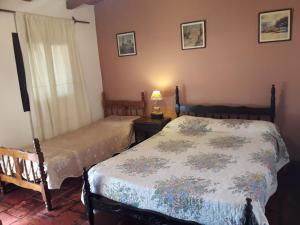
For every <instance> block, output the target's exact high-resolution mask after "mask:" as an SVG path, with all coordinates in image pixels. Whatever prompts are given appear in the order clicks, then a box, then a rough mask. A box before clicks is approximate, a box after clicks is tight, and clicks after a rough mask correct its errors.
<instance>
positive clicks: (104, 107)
mask: <svg viewBox="0 0 300 225" xmlns="http://www.w3.org/2000/svg"><path fill="white" fill-rule="evenodd" d="M102 106H103V111H104V117H106V116H107V110H106V97H105V93H104V92H102Z"/></svg>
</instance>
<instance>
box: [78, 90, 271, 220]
mask: <svg viewBox="0 0 300 225" xmlns="http://www.w3.org/2000/svg"><path fill="white" fill-rule="evenodd" d="M175 95H176V99H175V100H176V108H175V109H176V115H177V117H179V116H180V115H183V114H187V115H193V116H203V117H213V118H237V119H240V118H241V119H243V118H245V119H257V120H260V119H266V118H268V120H269V121H271V122H274V120H275V86H274V85H272V88H271V104H270V106H269V107H261V108H254V107H246V106H237V107H234V106H222V105H216V106H205V105H184V104H180V100H179V88H178V86H176V90H175ZM83 180H84V202H85V207H86V211H87V215H88V219H89V223H90V225H94V222H95V221H94V211H95V210H101V211H106V212H109V213H113V214H115V215H118V216H129V217H132V218H134V219H136V220H138V221H140V222H143V223H146V224H149V225H166V224H172V225H179V224H181V225H201V224H199V223H196V222H192V221H185V220H179V219H176V218H173V217H170V216H167V215H164V214H161V213H158V212H155V211H150V210H143V209H139V208H136V207H133V206H129V205H127V204H123V203H121V202H116V201H113V200H111V199H108V198H106V197H104V196H102V195H99V194H94V193H92V192H91V190H90V184H89V178H88V170H86V169H85V168H84V170H83ZM251 202H252V199H251V198H246V199H245V208H244V216H243V221H242V224H243V225H257V222H256V220H255V217H254V214H253V212H252V209H253V206H252V204H251Z"/></svg>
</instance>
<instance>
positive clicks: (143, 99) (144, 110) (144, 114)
mask: <svg viewBox="0 0 300 225" xmlns="http://www.w3.org/2000/svg"><path fill="white" fill-rule="evenodd" d="M141 100H142V102H143V116H146V100H145V93H144V92H142V93H141Z"/></svg>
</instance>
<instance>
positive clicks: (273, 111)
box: [271, 84, 276, 123]
mask: <svg viewBox="0 0 300 225" xmlns="http://www.w3.org/2000/svg"><path fill="white" fill-rule="evenodd" d="M275 114H276V91H275V85H274V84H273V85H272V88H271V122H273V123H274V121H275Z"/></svg>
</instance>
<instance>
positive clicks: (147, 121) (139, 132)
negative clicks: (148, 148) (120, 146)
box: [133, 117, 171, 144]
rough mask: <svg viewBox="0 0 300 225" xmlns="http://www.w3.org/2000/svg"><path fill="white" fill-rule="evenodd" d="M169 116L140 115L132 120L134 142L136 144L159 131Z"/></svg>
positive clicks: (168, 120)
mask: <svg viewBox="0 0 300 225" xmlns="http://www.w3.org/2000/svg"><path fill="white" fill-rule="evenodd" d="M170 121H171V118H163V119H151V118H148V117H142V118H139V119H136V120H134V121H133V129H134V133H135V143H136V144H138V143H140V142H142V141H144V140H146V139H147V138H149V137H151V136H153V135H154V134H156V133H158V132H159V131H161V130H162V129H163V128H164V126H166V125H167V123H169V122H170Z"/></svg>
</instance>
